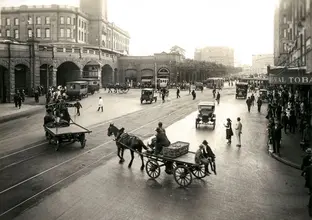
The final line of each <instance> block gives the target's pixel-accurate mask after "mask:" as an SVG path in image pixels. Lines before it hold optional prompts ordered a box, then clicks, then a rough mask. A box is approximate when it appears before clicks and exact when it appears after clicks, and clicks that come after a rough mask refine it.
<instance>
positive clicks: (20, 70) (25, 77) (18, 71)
mask: <svg viewBox="0 0 312 220" xmlns="http://www.w3.org/2000/svg"><path fill="white" fill-rule="evenodd" d="M29 74H30V71H29V68H28V67H27V66H26V65H24V64H17V65H16V66H15V68H14V78H15V91H20V90H22V89H24V91H25V93H26V94H29V92H30V75H29Z"/></svg>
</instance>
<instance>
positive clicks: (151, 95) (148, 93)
mask: <svg viewBox="0 0 312 220" xmlns="http://www.w3.org/2000/svg"><path fill="white" fill-rule="evenodd" d="M140 100H141V104H142V103H143V102H144V101H145V103H149V104H152V102H153V101H155V102H157V94H156V93H155V90H154V89H149V88H145V89H142V91H141V99H140Z"/></svg>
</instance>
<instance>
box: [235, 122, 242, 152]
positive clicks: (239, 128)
mask: <svg viewBox="0 0 312 220" xmlns="http://www.w3.org/2000/svg"><path fill="white" fill-rule="evenodd" d="M240 121H241V119H240V117H238V118H237V124H236V128H235V130H236V137H237V142H238V144H237V145H236V146H237V147H241V146H242V143H241V135H242V129H243V125H242V123H241V122H240Z"/></svg>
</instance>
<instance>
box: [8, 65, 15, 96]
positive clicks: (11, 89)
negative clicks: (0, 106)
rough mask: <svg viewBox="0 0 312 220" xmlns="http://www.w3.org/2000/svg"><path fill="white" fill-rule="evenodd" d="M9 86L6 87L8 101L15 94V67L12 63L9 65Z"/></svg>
mask: <svg viewBox="0 0 312 220" xmlns="http://www.w3.org/2000/svg"><path fill="white" fill-rule="evenodd" d="M8 74H9V88H8V91H9V92H8V93H9V101H10V102H11V101H13V97H14V94H15V67H14V65H12V64H11V66H9V71H8Z"/></svg>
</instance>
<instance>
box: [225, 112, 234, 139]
mask: <svg viewBox="0 0 312 220" xmlns="http://www.w3.org/2000/svg"><path fill="white" fill-rule="evenodd" d="M226 120H227V123H226V124H224V127H225V128H226V130H225V131H226V132H225V134H226V140H227V143H228V144H231V143H232V140H231V139H232V136H233V130H232V121H231V119H230V118H227V119H226Z"/></svg>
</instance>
